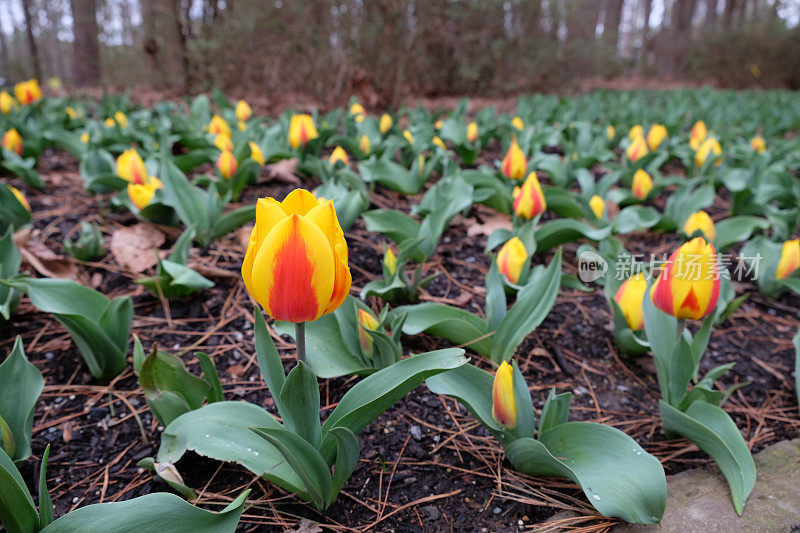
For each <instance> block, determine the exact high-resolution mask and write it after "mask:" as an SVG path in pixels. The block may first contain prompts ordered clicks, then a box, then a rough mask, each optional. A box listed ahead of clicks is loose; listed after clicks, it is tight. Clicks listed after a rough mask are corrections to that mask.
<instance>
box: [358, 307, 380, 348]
mask: <svg viewBox="0 0 800 533" xmlns="http://www.w3.org/2000/svg"><path fill="white" fill-rule="evenodd" d="M378 326H380V323H379V322H378V319H377V318H375V317H374V316H372V313H370V312H369V311H365V310H364V309H361V308H360V307H359V308H358V342H359V344H361V349H362V350H363V351H364V353H365V354H366V355H369V356H371V355H372V349H373V344H374V339H373V338H372V335H370V334H369V332H370V331H375V330H376V329H378Z"/></svg>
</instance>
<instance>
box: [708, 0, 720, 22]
mask: <svg viewBox="0 0 800 533" xmlns="http://www.w3.org/2000/svg"><path fill="white" fill-rule="evenodd" d="M718 7H719V0H706V20H705V25H706V27H713V26H716V24H717V19H718V18H719V15H718V14H717V8H718Z"/></svg>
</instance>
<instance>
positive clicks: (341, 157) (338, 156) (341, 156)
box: [329, 146, 350, 166]
mask: <svg viewBox="0 0 800 533" xmlns="http://www.w3.org/2000/svg"><path fill="white" fill-rule="evenodd" d="M329 161H330V162H331V165H335V164H336V163H337V162H339V161H341V162H342V164H344V166H348V165H349V164H350V158H349V157H347V152H345V151H344V148H342V147H341V146H337V147H336V148H334V149H333V152H332V153H331V157H330V159H329Z"/></svg>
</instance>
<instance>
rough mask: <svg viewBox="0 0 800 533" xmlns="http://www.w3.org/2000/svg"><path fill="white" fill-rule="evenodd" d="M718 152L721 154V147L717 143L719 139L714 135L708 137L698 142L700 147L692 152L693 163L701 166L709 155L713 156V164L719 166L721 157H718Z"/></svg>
mask: <svg viewBox="0 0 800 533" xmlns="http://www.w3.org/2000/svg"><path fill="white" fill-rule="evenodd" d="M720 154H722V147H721V146H720V145H719V141H717V140H716V139H715V138H714V137H708V138H706V140H705V141H703V142H702V143H700V148H698V149H697V153H695V154H694V164H695V165H697V166H698V167H702V166H703V165H704V164H705V163H706V160H707V159H708V158H709V156H711V157H713V158H714V165H716V166H719V165H721V164H722V158H721V157H719V155H720Z"/></svg>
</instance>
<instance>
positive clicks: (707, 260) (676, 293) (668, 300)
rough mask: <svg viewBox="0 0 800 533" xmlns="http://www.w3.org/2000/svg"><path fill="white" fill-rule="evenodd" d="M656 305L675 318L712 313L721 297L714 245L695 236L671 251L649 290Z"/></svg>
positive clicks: (701, 316)
mask: <svg viewBox="0 0 800 533" xmlns="http://www.w3.org/2000/svg"><path fill="white" fill-rule="evenodd" d="M650 298H651V299H652V300H653V303H654V304H655V306H656V307H658V308H659V309H661V310H662V311H664V312H665V313H668V314H670V315H672V316H674V317H675V318H679V319H684V318H691V319H699V318H703V317H706V316H708V315H710V314H711V313H712V312H713V311H714V309H715V308H716V307H717V300H718V299H719V264H718V262H717V252H716V251H715V250H714V245H713V244H707V243H706V241H705V239H703V238H702V237H696V238H694V239H692V240H691V241H689V242H687V243H685V244H683V245H682V246H681V247H679V248H678V249H677V250H675V251H674V252H672V255H671V256H670V257H669V260H668V261H667V263H666V264H665V265H664V266H663V267H661V273H660V274H659V275H658V279H656V282H655V283H654V284H653V287H652V288H651V289H650Z"/></svg>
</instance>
